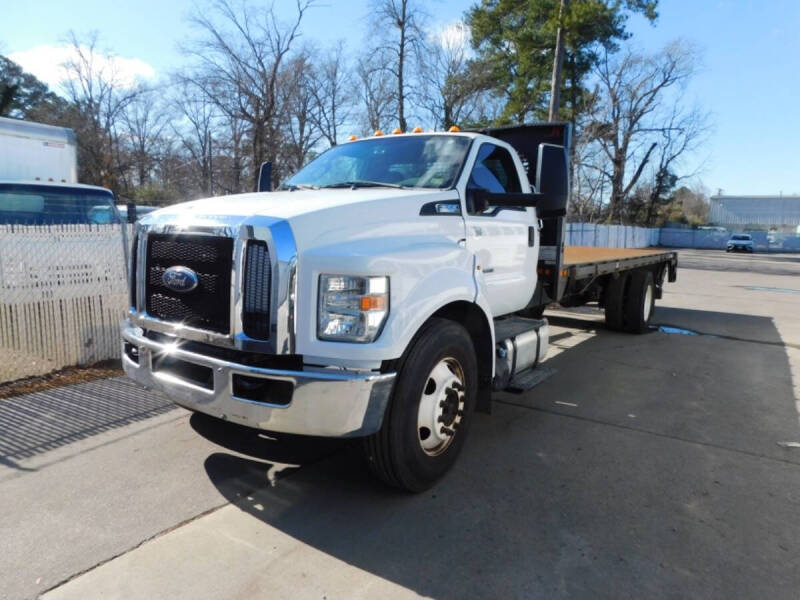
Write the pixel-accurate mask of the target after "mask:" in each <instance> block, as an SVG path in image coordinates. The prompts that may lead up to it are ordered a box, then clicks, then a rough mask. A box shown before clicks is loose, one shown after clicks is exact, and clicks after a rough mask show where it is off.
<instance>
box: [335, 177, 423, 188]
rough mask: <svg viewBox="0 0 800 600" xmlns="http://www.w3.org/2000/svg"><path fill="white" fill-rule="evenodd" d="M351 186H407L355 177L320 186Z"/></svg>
mask: <svg viewBox="0 0 800 600" xmlns="http://www.w3.org/2000/svg"><path fill="white" fill-rule="evenodd" d="M346 187H349V188H352V189H354V190H355V189H357V188H360V187H388V188H397V189H398V190H406V189H408V186H406V185H400V184H399V183H387V182H384V181H366V180H363V179H357V180H353V181H340V182H339V183H329V184H328V185H323V186H321V188H323V189H324V188H331V189H333V188H346Z"/></svg>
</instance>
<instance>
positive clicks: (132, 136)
mask: <svg viewBox="0 0 800 600" xmlns="http://www.w3.org/2000/svg"><path fill="white" fill-rule="evenodd" d="M156 94H157V91H156V90H152V89H151V90H146V91H142V92H141V93H140V94H139V95H138V96H136V98H134V99H133V100H132V101H131V102H130V103H129V104H128V105H127V106H126V107H125V110H124V111H123V113H122V119H123V122H124V124H125V133H126V138H127V144H128V146H129V148H130V154H131V161H132V163H133V166H134V169H135V172H136V179H137V185H140V186H144V185H147V184H148V183H150V178H151V174H152V172H153V170H154V168H155V166H156V164H157V162H158V155H159V150H160V148H159V147H160V145H161V143H162V134H163V133H164V130H165V128H166V126H167V122H168V113H167V112H166V110H164V107H162V106H161V104H160V103H159V102H158V99H157V96H156Z"/></svg>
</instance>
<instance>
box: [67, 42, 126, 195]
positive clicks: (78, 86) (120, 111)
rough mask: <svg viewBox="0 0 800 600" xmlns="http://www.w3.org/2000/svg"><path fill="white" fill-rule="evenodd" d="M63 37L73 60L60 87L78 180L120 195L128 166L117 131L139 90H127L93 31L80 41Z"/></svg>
mask: <svg viewBox="0 0 800 600" xmlns="http://www.w3.org/2000/svg"><path fill="white" fill-rule="evenodd" d="M68 39H69V44H70V49H71V51H72V58H70V59H69V60H68V61H66V62H65V63H64V65H63V67H64V70H65V79H64V82H63V83H62V87H63V90H64V93H65V95H66V96H67V98H68V99H69V102H70V104H71V110H70V112H69V114H70V125H72V126H73V128H74V129H75V130H76V133H77V138H78V149H79V152H80V157H79V164H80V179H81V181H84V182H86V183H93V184H95V185H102V186H105V187H108V188H109V189H111V190H113V191H115V192H120V191H122V189H121V186H122V183H123V182H122V180H121V178H122V175H123V174H124V173H125V172H126V171H127V167H128V165H127V164H125V163H124V161H123V160H122V152H121V147H120V139H119V129H120V126H121V124H122V118H123V115H124V111H125V108H126V107H127V106H128V105H129V104H130V103H131V102H133V100H134V99H135V98H136V97H137V96H138V95H139V94H140V92H141V90H140V88H139V87H138V86H136V85H134V86H127V87H126V85H124V82H123V81H122V78H121V77H120V74H119V73H118V72H117V70H116V67H115V63H114V61H113V60H104V57H103V56H102V53H101V52H100V51H99V49H98V39H99V37H98V34H97V32H93V33H90V34H89V35H88V36H87V37H86V39H85V40H82V39H80V38H79V37H78V36H77V35H76V34H75V33H74V32H70V33H69V38H68Z"/></svg>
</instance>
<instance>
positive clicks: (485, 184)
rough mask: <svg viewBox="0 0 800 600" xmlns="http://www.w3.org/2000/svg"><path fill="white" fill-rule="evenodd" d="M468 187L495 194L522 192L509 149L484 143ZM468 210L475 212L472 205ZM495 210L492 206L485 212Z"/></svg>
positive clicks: (471, 212) (476, 159)
mask: <svg viewBox="0 0 800 600" xmlns="http://www.w3.org/2000/svg"><path fill="white" fill-rule="evenodd" d="M467 189H468V190H485V191H487V192H491V193H493V194H504V193H519V192H521V191H522V187H521V186H520V183H519V176H518V175H517V168H516V165H515V164H514V159H512V158H511V154H510V153H509V152H508V150H506V149H505V148H501V147H500V146H495V145H494V144H483V145H482V146H481V147H480V149H479V150H478V156H477V157H476V158H475V165H474V166H473V167H472V173H470V176H469V180H468V181H467ZM467 210H468V212H469V213H470V214H474V211H473V208H472V207H471V206H468V207H467ZM493 212H494V207H492V206H490V207H488V208H487V209H486V210H485V211H484V214H485V213H493Z"/></svg>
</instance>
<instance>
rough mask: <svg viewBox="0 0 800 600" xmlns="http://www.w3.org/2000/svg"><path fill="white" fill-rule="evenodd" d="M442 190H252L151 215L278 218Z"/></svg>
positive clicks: (163, 217)
mask: <svg viewBox="0 0 800 600" xmlns="http://www.w3.org/2000/svg"><path fill="white" fill-rule="evenodd" d="M442 193H443V192H440V191H438V190H408V189H392V188H359V189H355V190H353V189H350V188H344V189H329V190H297V191H294V192H289V191H281V192H253V193H250V194H236V195H232V196H218V197H216V198H205V199H203V200H194V201H191V202H184V203H182V204H175V205H173V206H168V207H166V208H163V209H161V210H159V211H156V212H154V213H153V216H154V217H156V218H157V219H158V221H161V222H167V221H168V220H170V217H172V216H174V217H175V220H176V221H185V220H186V219H187V218H188V219H189V220H191V219H192V217H199V218H201V219H206V218H208V217H210V216H214V215H217V216H229V217H235V216H241V217H251V216H269V217H275V218H278V219H291V218H292V217H295V216H298V215H303V214H306V213H310V212H315V211H320V210H328V209H331V208H336V207H340V206H347V205H356V204H361V203H365V202H374V201H375V200H386V201H390V202H391V201H396V200H400V199H401V198H410V197H415V196H420V197H422V196H429V195H431V194H434V195H436V196H438V195H440V194H442ZM445 193H447V192H445Z"/></svg>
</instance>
